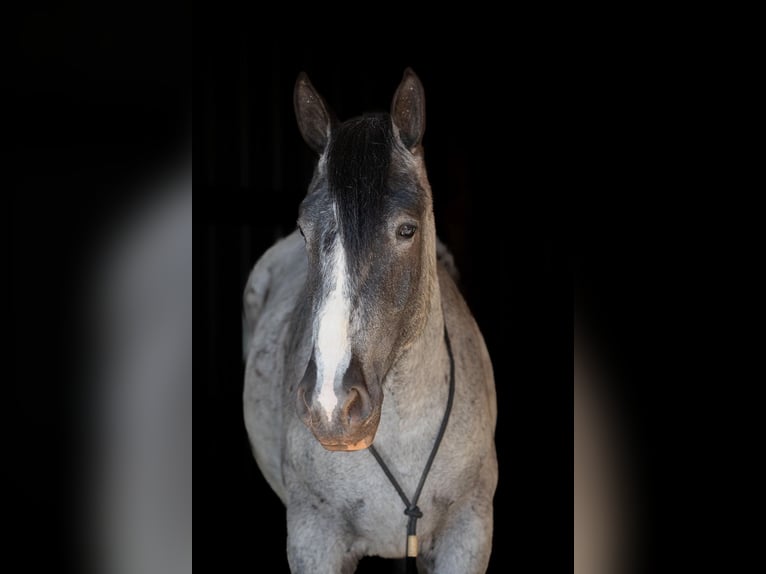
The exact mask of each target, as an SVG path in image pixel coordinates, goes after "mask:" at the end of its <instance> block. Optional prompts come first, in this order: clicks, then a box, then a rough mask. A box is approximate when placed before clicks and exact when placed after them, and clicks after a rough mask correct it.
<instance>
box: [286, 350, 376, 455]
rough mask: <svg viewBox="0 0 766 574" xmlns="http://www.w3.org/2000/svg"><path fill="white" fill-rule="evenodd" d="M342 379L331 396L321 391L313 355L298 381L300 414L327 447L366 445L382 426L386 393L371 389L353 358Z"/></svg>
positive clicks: (334, 448) (335, 448)
mask: <svg viewBox="0 0 766 574" xmlns="http://www.w3.org/2000/svg"><path fill="white" fill-rule="evenodd" d="M339 383H340V384H336V385H335V386H334V388H333V390H332V393H331V396H330V397H327V396H324V395H323V394H322V393H321V392H317V391H316V365H315V363H314V359H313V357H312V358H311V360H310V361H309V365H308V367H307V368H306V373H305V375H304V376H303V380H302V381H301V383H300V384H299V385H298V392H297V397H296V398H297V404H296V407H297V411H298V416H299V417H300V418H301V420H302V421H303V422H304V423H305V425H306V426H307V427H308V428H309V430H311V432H312V433H313V434H314V436H315V437H316V439H317V440H318V441H319V443H320V444H321V445H322V446H323V447H324V448H326V449H327V450H331V451H354V450H362V449H365V448H367V447H369V446H370V445H371V444H372V441H373V440H374V438H375V433H376V431H377V430H378V423H379V422H380V407H381V403H382V393H380V392H378V393H375V392H372V393H371V392H370V389H369V387H368V385H367V382H366V380H365V377H364V373H363V371H362V368H361V365H360V363H359V361H357V360H356V359H353V358H352V360H351V362H350V363H349V366H348V368H347V370H346V372H345V373H344V375H343V377H342V381H339Z"/></svg>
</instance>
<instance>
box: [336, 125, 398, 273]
mask: <svg viewBox="0 0 766 574" xmlns="http://www.w3.org/2000/svg"><path fill="white" fill-rule="evenodd" d="M393 138H394V134H393V129H392V127H391V117H390V116H389V115H388V114H375V115H365V116H362V117H358V118H354V119H351V120H348V121H346V122H343V123H342V124H340V125H339V126H337V127H336V129H335V130H334V131H333V134H332V138H331V140H330V145H329V149H328V154H327V177H328V183H329V188H330V193H331V195H332V197H333V199H334V200H335V204H336V205H337V207H338V219H339V220H340V221H339V227H340V233H341V236H342V238H343V244H344V246H345V247H346V250H347V251H348V252H349V255H350V256H351V259H352V260H353V259H356V257H355V256H358V255H359V254H360V253H361V252H363V251H364V250H365V249H366V248H368V247H370V246H369V245H368V243H369V241H370V240H371V239H372V237H373V234H372V231H373V229H374V226H375V225H376V224H377V223H378V221H380V219H381V217H382V215H383V209H384V201H383V200H384V198H385V196H386V183H387V180H388V176H389V171H390V165H391V152H392V149H393V145H394V144H393V142H394V139H393Z"/></svg>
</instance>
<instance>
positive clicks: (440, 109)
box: [194, 31, 615, 572]
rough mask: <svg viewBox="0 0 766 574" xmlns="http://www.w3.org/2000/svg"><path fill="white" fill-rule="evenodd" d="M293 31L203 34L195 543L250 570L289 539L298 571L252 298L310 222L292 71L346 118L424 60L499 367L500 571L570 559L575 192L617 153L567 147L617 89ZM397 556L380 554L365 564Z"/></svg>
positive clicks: (446, 179)
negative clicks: (267, 447)
mask: <svg viewBox="0 0 766 574" xmlns="http://www.w3.org/2000/svg"><path fill="white" fill-rule="evenodd" d="M297 44H298V45H296V43H295V42H285V43H281V42H276V43H274V42H272V41H268V40H263V39H259V38H258V36H257V34H251V33H249V32H248V31H240V32H239V33H234V32H232V33H231V34H229V35H218V36H216V37H215V41H211V42H210V43H204V46H205V47H204V49H199V48H198V49H197V57H196V58H195V78H196V80H197V82H198V83H197V84H196V86H197V87H198V90H197V91H195V98H196V101H195V130H196V133H195V164H194V168H195V183H196V186H197V206H198V207H197V214H198V217H197V219H198V221H199V220H201V221H202V222H204V228H200V227H199V226H198V227H197V231H202V233H203V234H204V235H203V236H202V238H201V241H202V242H203V243H202V252H201V258H202V264H203V266H202V274H203V277H201V279H200V286H199V287H198V289H199V288H201V289H202V292H201V294H200V291H199V290H198V291H197V293H198V297H201V298H202V300H203V301H204V302H205V315H204V317H203V323H202V331H201V335H200V336H201V337H202V341H204V344H205V349H204V355H203V356H204V359H205V361H206V364H205V371H203V372H202V373H201V374H202V379H201V381H200V380H199V379H198V383H197V387H198V389H199V390H198V392H202V393H203V394H202V395H201V396H200V395H198V403H197V405H198V410H200V411H201V416H202V419H200V418H199V416H198V418H197V422H198V424H199V427H200V428H201V429H202V432H201V433H199V432H198V436H197V440H198V443H197V444H198V448H200V449H201V452H202V456H203V458H202V459H201V460H200V459H199V458H198V464H197V468H200V467H201V472H200V473H199V477H195V478H197V493H198V503H197V507H196V508H197V511H198V512H200V511H201V516H203V517H204V518H203V519H202V521H200V520H198V522H197V528H198V531H199V532H202V533H204V534H202V536H203V537H204V540H205V542H204V544H203V545H202V551H201V555H200V554H199V553H198V555H197V557H198V561H199V559H200V558H201V560H202V567H203V569H204V570H205V571H208V570H209V571H217V570H219V569H220V570H221V571H223V570H225V571H230V572H239V571H242V572H244V571H248V570H250V569H252V568H253V567H255V565H257V564H261V563H263V561H265V560H272V559H273V560H276V561H277V563H281V564H283V566H282V568H283V570H284V571H286V561H285V558H284V556H285V553H284V548H285V535H286V533H285V522H284V509H283V508H282V506H281V503H280V502H279V500H278V499H277V497H276V495H274V494H273V493H272V492H271V491H270V489H269V487H268V485H267V484H266V483H265V481H264V480H263V478H262V477H261V476H260V474H259V471H258V469H257V467H256V465H255V463H254V461H253V458H252V455H251V454H250V451H249V446H248V442H247V437H246V434H245V431H244V426H243V421H242V414H241V392H242V382H243V367H242V360H241V343H240V337H241V334H240V330H241V325H240V316H241V293H242V290H243V287H244V282H245V280H246V277H247V273H248V272H249V270H250V269H251V267H252V265H253V264H254V262H255V261H256V260H257V258H258V257H259V256H260V255H261V254H262V253H263V251H264V250H265V249H267V248H268V247H269V246H270V245H271V244H272V243H273V241H274V239H275V238H277V237H279V236H282V235H284V234H286V233H288V232H290V231H291V230H292V229H294V225H295V219H296V215H297V207H298V204H299V202H300V200H301V199H302V197H303V195H304V194H305V189H306V186H307V184H308V180H309V178H310V174H311V169H312V162H313V159H314V158H313V156H312V154H311V152H310V150H309V149H308V147H307V146H306V145H305V143H304V142H303V141H302V139H301V137H300V134H299V132H298V129H297V127H296V125H295V118H294V114H293V109H292V89H293V85H294V82H295V78H296V76H297V74H298V72H299V71H300V70H305V71H306V72H307V73H308V74H309V76H310V77H311V79H312V81H313V83H314V84H315V86H316V87H317V89H318V90H319V91H320V93H322V94H323V95H324V96H325V98H326V100H327V101H328V103H329V105H330V106H331V107H332V108H333V109H334V111H335V112H336V113H337V115H338V116H339V117H340V118H341V119H345V118H349V117H352V116H354V115H358V114H360V113H362V112H364V111H375V110H387V109H388V108H389V106H390V102H391V98H392V96H393V93H394V90H395V89H396V86H397V85H398V82H399V80H400V79H401V75H402V72H403V71H404V68H405V67H406V66H412V67H413V69H414V70H415V71H416V73H417V74H418V75H419V77H420V78H421V80H422V82H423V84H424V86H425V90H426V109H427V122H426V124H427V129H426V136H425V140H424V145H425V150H426V152H425V153H426V164H427V168H428V171H429V179H430V181H431V185H432V188H433V193H434V202H435V212H436V221H437V231H438V234H439V235H440V237H441V238H442V239H443V240H444V241H445V242H446V243H447V244H448V245H449V246H450V248H451V249H452V251H453V253H454V255H455V258H456V262H457V265H458V267H459V269H460V272H461V287H462V290H463V293H464V295H465V297H466V300H467V301H468V304H469V306H470V307H471V309H472V311H473V312H474V315H475V317H476V319H477V321H478V323H479V325H480V327H481V328H482V331H483V333H484V336H485V338H486V341H487V345H488V348H489V351H490V355H491V356H492V357H493V365H494V369H495V378H496V385H497V396H498V410H499V416H498V425H497V434H496V443H497V451H498V458H499V463H500V483H499V486H498V489H497V494H496V498H495V536H494V548H495V550H494V553H493V557H492V562H491V566H490V571H491V572H500V571H504V569H505V568H507V567H509V566H512V565H516V566H522V565H531V564H534V565H536V567H538V568H539V569H541V570H546V569H549V568H550V569H552V568H556V569H558V568H561V567H564V568H567V569H568V568H569V567H571V555H572V526H571V525H572V495H571V492H572V491H571V488H572V485H571V481H572V383H571V381H572V378H571V377H572V343H573V334H572V333H573V277H574V273H573V272H574V268H573V265H574V259H573V254H574V251H573V249H574V247H575V246H574V240H575V237H574V236H573V235H572V226H573V224H575V225H576V224H577V222H572V221H571V215H572V214H571V213H570V212H569V207H568V206H569V205H571V204H572V202H576V201H577V200H578V198H577V192H576V190H577V189H578V188H581V187H582V186H584V185H588V184H587V183H585V182H582V181H578V174H581V173H588V172H589V171H591V170H592V169H594V168H595V165H593V166H589V165H587V164H586V165H583V164H582V162H583V160H585V161H586V162H587V161H592V162H594V163H595V162H596V158H598V163H599V165H601V164H602V163H603V162H604V157H603V154H605V153H607V154H609V156H610V159H615V157H614V152H613V150H612V149H611V144H608V143H607V142H606V141H604V142H601V143H599V142H598V138H597V137H589V138H588V141H589V142H591V143H589V144H588V145H589V146H593V147H590V149H589V150H587V152H586V151H585V150H579V151H575V152H574V153H567V151H566V150H568V149H569V150H570V152H571V148H572V146H573V145H574V144H575V141H574V140H575V139H576V137H575V131H577V130H582V129H583V127H586V125H587V127H588V131H589V132H591V133H592V132H594V131H597V132H602V131H604V130H610V129H612V128H611V126H610V125H609V124H610V122H608V121H604V116H605V115H607V114H606V112H605V111H603V110H599V111H596V107H597V106H603V104H602V103H600V102H601V101H602V97H601V96H599V95H598V94H591V96H590V97H593V98H594V101H589V97H584V96H582V97H581V96H577V99H578V101H579V102H581V103H582V104H584V105H586V106H587V108H586V109H582V110H579V111H578V112H577V113H576V114H573V113H572V111H573V110H572V90H573V87H572V86H567V83H566V81H565V78H560V79H559V80H557V81H551V80H550V79H545V78H550V76H549V74H550V70H547V71H543V70H535V69H532V68H531V67H530V68H527V64H526V63H525V62H524V60H523V59H516V60H514V61H513V62H511V61H509V60H507V59H506V55H505V54H503V53H502V52H499V51H497V50H496V49H495V48H493V49H484V48H481V47H469V46H467V45H466V44H463V43H461V44H459V45H450V44H449V43H436V44H430V43H428V42H425V41H423V42H421V43H418V44H417V45H415V46H412V45H410V46H407V47H405V46H402V45H389V44H379V45H376V44H375V43H372V45H370V44H365V45H364V46H354V47H351V46H341V47H338V48H330V47H327V46H319V45H316V44H313V43H311V42H305V43H302V42H298V43H297ZM594 73H595V71H594ZM537 78H543V79H545V80H544V83H542V84H540V83H536V81H535V80H536V79H537ZM559 82H560V85H557V84H559ZM580 84H581V85H583V86H584V85H585V82H584V79H583V78H581V79H580ZM564 90H566V91H567V92H568V93H569V97H568V98H562V96H561V94H562V91H564ZM563 102H567V103H566V104H564V103H563ZM596 114H597V115H596ZM594 116H595V117H596V119H595V121H594V119H593V118H594ZM586 117H588V118H589V119H588V120H587V121H586ZM590 154H592V155H591V159H587V158H588V156H589V155H590ZM588 179H592V177H591V176H588ZM200 202H201V204H200ZM198 238H199V236H198ZM198 253H200V252H199V251H198ZM200 387H202V388H201V389H200ZM200 440H201V441H202V442H201V443H200V442H199V441H200ZM201 493H202V494H201ZM396 503H397V502H396V501H395V500H392V504H396ZM200 522H202V524H200ZM403 526H404V522H403ZM198 540H199V537H198ZM198 548H199V546H198ZM393 568H394V565H392V564H387V563H383V562H382V561H377V560H365V561H363V562H362V564H361V566H360V570H359V571H360V572H364V571H366V572H384V571H393V570H392V569H393Z"/></svg>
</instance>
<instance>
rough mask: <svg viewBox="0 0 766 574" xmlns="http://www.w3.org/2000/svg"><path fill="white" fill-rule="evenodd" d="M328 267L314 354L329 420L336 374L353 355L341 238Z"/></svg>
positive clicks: (320, 398) (321, 399)
mask: <svg viewBox="0 0 766 574" xmlns="http://www.w3.org/2000/svg"><path fill="white" fill-rule="evenodd" d="M329 271H330V278H331V279H330V284H331V288H330V291H329V293H328V294H327V297H326V298H325V300H324V301H323V302H322V307H321V309H320V310H319V313H318V315H317V318H318V323H319V327H318V329H317V335H316V344H315V348H314V357H315V360H316V367H317V383H318V384H319V393H318V395H317V400H318V401H319V404H320V405H321V406H322V409H323V410H324V412H325V415H326V416H327V420H328V421H331V420H332V414H333V411H334V410H335V407H336V406H337V404H338V397H337V395H336V394H335V384H334V383H335V376H336V374H337V373H338V372H343V371H345V369H346V367H348V363H349V360H350V358H351V349H350V345H349V340H348V326H349V312H350V305H349V300H348V294H347V293H346V254H345V252H344V251H343V246H342V245H341V242H340V238H337V239H336V242H335V246H334V247H333V251H332V255H331V256H330V270H329Z"/></svg>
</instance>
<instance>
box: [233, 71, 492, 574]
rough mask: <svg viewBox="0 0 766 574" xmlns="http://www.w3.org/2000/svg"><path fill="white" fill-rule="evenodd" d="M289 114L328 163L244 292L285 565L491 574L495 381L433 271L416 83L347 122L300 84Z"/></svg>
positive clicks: (249, 406) (437, 269)
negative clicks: (401, 564) (405, 564)
mask: <svg viewBox="0 0 766 574" xmlns="http://www.w3.org/2000/svg"><path fill="white" fill-rule="evenodd" d="M294 103H295V111H296V116H297V119H298V126H299V128H300V131H301V134H302V135H303V138H304V140H305V141H306V143H308V145H309V146H310V147H311V148H312V149H313V150H314V151H315V152H316V153H317V155H318V156H319V159H318V162H317V164H316V168H315V171H314V176H313V179H312V180H311V183H310V185H309V188H308V193H307V195H306V198H305V199H304V200H303V202H302V204H301V206H300V215H299V217H298V229H297V230H296V231H295V232H293V233H292V234H291V235H289V236H288V237H286V238H284V239H283V240H281V241H279V242H278V243H276V244H275V245H274V246H272V247H271V248H270V249H269V250H268V251H267V252H266V253H265V254H264V255H263V256H262V257H261V258H260V260H259V261H258V262H257V263H256V265H255V267H254V268H253V270H252V272H251V274H250V277H249V279H248V282H247V286H246V288H245V295H244V352H245V356H246V362H247V364H246V369H245V388H244V415H245V423H246V426H247V432H248V434H249V437H250V442H251V444H252V448H253V452H254V455H255V459H256V461H257V463H258V466H259V467H260V469H261V472H262V473H263V475H264V477H265V478H266V480H267V481H268V483H269V484H270V486H271V488H272V489H274V491H275V492H276V493H277V495H278V496H279V497H280V498H281V499H282V502H283V503H284V504H285V506H286V508H287V533H288V536H287V557H288V561H289V564H290V568H291V570H292V572H301V573H310V574H318V573H319V574H321V573H325V572H327V573H330V572H332V573H337V572H353V571H354V570H355V568H356V566H357V564H358V562H359V560H360V559H361V557H363V556H370V555H377V556H381V557H384V558H401V557H403V556H404V555H405V549H406V550H407V555H408V556H415V555H417V559H416V560H417V566H418V569H419V571H420V572H439V573H447V574H449V573H460V574H466V573H471V572H484V571H486V569H487V564H488V562H489V556H490V551H491V546H492V525H493V524H492V499H493V497H494V492H495V487H496V485H497V458H496V454H495V444H494V431H495V421H496V418H497V406H496V401H495V388H494V379H493V374H492V365H491V363H490V359H489V355H488V353H487V349H486V347H485V345H484V340H483V338H482V335H481V333H480V332H479V328H478V326H477V325H476V322H475V321H474V319H473V317H472V315H471V313H470V311H469V309H468V307H467V306H466V304H465V302H464V300H463V298H462V296H461V295H460V293H459V291H458V289H457V287H456V285H455V282H454V281H453V278H452V276H451V274H450V271H449V270H448V268H447V266H446V265H444V264H443V262H442V261H441V259H440V258H439V257H437V251H439V252H440V253H445V252H446V250H445V249H444V248H443V246H442V245H441V244H440V243H439V242H438V240H437V239H436V231H435V227H434V216H433V208H432V198H431V188H430V185H429V183H428V179H427V176H426V170H425V164H424V159H423V148H422V145H421V140H422V137H423V132H424V129H425V99H424V94H423V86H422V84H421V83H420V80H419V79H418V78H417V76H416V75H415V74H414V72H412V71H411V70H409V69H408V70H406V71H405V73H404V77H403V79H402V81H401V84H400V85H399V88H398V89H397V91H396V94H395V95H394V99H393V104H392V107H391V113H390V114H386V113H384V114H375V115H364V116H362V117H358V118H355V119H351V120H348V121H346V122H343V123H339V122H338V121H336V120H335V119H334V116H333V115H332V114H331V112H330V111H329V108H328V107H327V105H326V104H325V102H324V100H323V99H322V97H321V96H320V95H319V94H318V93H317V92H316V90H315V89H314V87H313V86H312V84H311V82H310V81H309V79H308V77H307V76H306V75H305V74H301V75H300V76H299V77H298V80H297V82H296V86H295V94H294ZM446 257H447V258H449V257H450V256H449V254H446ZM384 397H385V398H384ZM448 405H449V406H450V407H451V412H450V410H449V407H448ZM445 411H446V415H445ZM444 424H446V428H442V427H443V425H444ZM442 433H443V437H442ZM439 438H441V446H440V447H439V440H438V439H439ZM373 441H374V445H373ZM371 445H373V446H372V448H368V447H370V446H371ZM437 448H438V452H437ZM437 454H438V456H435V457H434V455H437ZM429 458H431V462H432V466H430V471H429V470H428V468H426V470H425V472H424V467H427V466H428V464H427V462H428V461H429ZM389 475H390V476H389ZM426 478H427V480H426ZM408 497H413V498H412V499H411V500H410V499H409V498H408ZM400 499H401V501H404V502H403V503H402V502H401V501H400ZM403 510H405V512H404V513H403V512H402V511H403ZM405 514H406V515H407V516H405ZM408 517H409V518H408ZM418 519H420V521H419V525H418V527H417V538H415V537H413V536H408V534H409V535H413V534H415V524H418ZM406 526H407V529H406V528H405V527H406ZM418 546H419V548H417V547H418ZM410 562H411V560H410Z"/></svg>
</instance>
